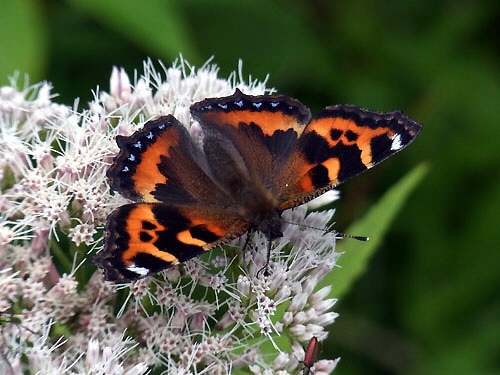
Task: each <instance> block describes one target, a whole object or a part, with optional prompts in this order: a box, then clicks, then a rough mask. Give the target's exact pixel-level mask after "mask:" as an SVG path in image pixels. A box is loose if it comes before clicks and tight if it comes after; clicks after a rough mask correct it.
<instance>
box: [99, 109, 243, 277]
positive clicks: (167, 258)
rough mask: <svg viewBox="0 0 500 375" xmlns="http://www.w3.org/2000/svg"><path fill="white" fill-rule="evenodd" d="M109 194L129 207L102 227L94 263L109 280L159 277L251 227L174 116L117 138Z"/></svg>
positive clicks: (115, 213)
mask: <svg viewBox="0 0 500 375" xmlns="http://www.w3.org/2000/svg"><path fill="white" fill-rule="evenodd" d="M117 143H118V145H119V147H120V152H119V153H118V155H117V157H116V158H115V159H114V161H113V165H112V166H111V168H110V169H109V171H108V176H109V178H110V181H111V186H112V187H113V189H114V190H116V191H118V192H119V193H120V194H122V195H123V196H125V197H128V198H129V199H132V200H135V201H138V202H144V203H132V204H128V205H125V206H122V207H119V208H118V209H116V210H115V211H114V212H113V213H112V214H111V215H110V216H109V217H108V220H107V223H106V235H105V240H104V249H103V250H102V251H101V253H100V254H99V255H98V256H97V257H96V258H95V259H94V263H96V264H97V265H98V266H99V267H101V268H102V269H103V270H104V272H105V276H106V279H107V280H111V281H128V280H135V279H138V278H141V277H143V276H146V275H147V274H148V273H150V272H158V271H160V270H162V269H165V268H168V267H170V266H171V265H174V264H178V263H179V262H183V261H185V260H187V259H190V258H192V257H195V256H196V255H198V254H200V253H201V252H203V251H207V250H210V249H211V248H213V247H215V246H217V245H218V244H220V243H224V242H227V241H229V240H231V239H233V238H235V237H238V236H240V235H242V234H243V233H244V232H245V231H246V230H247V229H248V228H249V227H250V224H249V223H247V222H245V221H243V220H241V217H239V216H238V215H237V212H236V210H233V209H232V208H233V207H234V206H235V204H234V202H233V201H232V200H231V198H230V197H228V196H227V195H226V194H225V193H224V192H223V191H222V190H221V189H220V188H219V186H218V185H217V184H215V183H214V182H213V180H212V179H211V178H210V177H209V176H207V174H206V173H205V171H204V165H205V159H204V156H203V153H202V152H201V151H200V150H199V148H197V147H196V146H195V144H194V142H193V140H192V138H191V137H190V136H189V134H188V132H187V130H186V128H185V127H184V126H183V125H182V124H180V123H179V122H178V121H177V120H176V119H175V118H174V117H173V116H165V117H160V118H158V119H156V120H153V121H150V122H148V123H147V124H146V125H145V126H144V128H143V129H142V130H140V131H137V132H136V133H134V134H133V135H131V136H130V137H117Z"/></svg>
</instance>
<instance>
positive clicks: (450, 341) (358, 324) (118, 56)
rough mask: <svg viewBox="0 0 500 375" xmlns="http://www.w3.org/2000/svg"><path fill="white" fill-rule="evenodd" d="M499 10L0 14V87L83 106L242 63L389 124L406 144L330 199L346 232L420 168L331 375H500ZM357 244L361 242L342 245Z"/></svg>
mask: <svg viewBox="0 0 500 375" xmlns="http://www.w3.org/2000/svg"><path fill="white" fill-rule="evenodd" d="M499 25H500V2H498V1H465V0H462V1H460V0H458V1H434V0H424V1H420V2H404V1H399V0H393V1H389V0H383V1H377V2H373V1H368V0H354V1H338V2H334V1H326V0H325V1H298V0H296V1H285V0H282V1H264V0H254V1H229V0H204V1H195V0H179V1H160V0H148V1H131V0H106V1H98V0H67V1H62V0H53V1H49V0H46V1H35V0H2V2H1V3H0V83H1V84H6V83H7V82H8V77H9V76H11V75H12V74H13V73H14V71H16V70H17V71H19V72H21V79H20V81H19V82H20V83H21V84H22V82H23V75H22V74H24V73H27V74H29V77H30V82H37V81H39V80H48V81H50V82H52V83H53V85H54V87H55V92H57V93H59V94H60V96H59V98H58V99H57V100H59V101H61V102H63V103H66V104H70V105H72V104H73V100H74V98H75V97H80V98H81V102H80V103H81V104H80V106H81V107H83V106H85V105H86V102H87V101H89V100H91V98H92V94H91V90H93V89H94V88H95V87H96V86H101V87H103V88H104V89H106V90H107V89H108V82H109V76H110V73H111V68H112V66H113V65H117V66H121V67H124V68H126V69H127V71H128V72H129V73H130V74H131V75H132V72H133V70H134V69H139V70H140V69H142V61H143V60H144V59H145V58H146V57H151V58H152V59H153V60H156V59H162V60H163V61H164V62H165V64H166V65H170V64H171V62H172V61H173V59H175V58H176V57H178V55H179V53H180V52H182V54H183V55H184V57H185V58H186V59H187V60H188V61H190V62H191V63H192V64H195V65H197V66H200V65H201V64H202V63H203V62H204V61H206V60H207V59H208V58H209V57H210V56H212V55H214V56H215V59H214V62H215V63H217V64H218V65H219V66H220V68H221V76H226V75H227V74H228V73H229V72H231V71H233V70H235V69H236V67H237V62H238V59H240V58H241V59H243V62H244V73H245V75H248V74H251V75H252V76H253V77H254V78H260V79H264V78H265V77H266V75H267V74H268V73H269V74H270V79H269V86H274V87H276V88H277V89H278V90H279V92H280V93H285V94H288V95H290V96H295V97H297V98H299V99H300V100H301V101H303V102H304V103H305V104H306V105H308V106H309V107H310V108H311V109H312V111H313V112H314V111H316V110H318V109H320V108H322V107H324V106H326V105H330V104H335V103H353V104H357V105H360V106H364V107H368V108H373V109H377V110H390V109H394V108H398V109H401V110H403V111H405V112H406V113H408V114H410V115H411V116H412V117H414V118H416V119H418V120H419V121H420V122H422V123H423V124H424V129H423V132H422V134H421V136H420V137H419V138H418V139H417V141H416V142H415V144H413V145H412V146H411V147H409V148H408V150H405V151H404V152H403V153H401V154H400V155H398V156H397V157H394V158H392V159H391V160H389V161H386V162H385V163H383V164H382V165H380V166H378V167H377V168H375V169H374V170H373V171H371V172H369V173H367V174H365V175H363V176H360V177H358V178H356V179H354V180H352V181H350V182H348V183H346V184H345V185H343V186H342V187H341V191H342V196H343V199H342V202H341V204H340V207H339V210H338V212H337V214H336V220H337V226H336V228H338V229H340V230H342V229H345V228H346V227H347V226H348V225H349V224H350V223H351V222H353V221H354V220H355V219H356V218H358V217H362V216H363V215H364V213H366V211H367V210H368V209H369V207H370V205H371V204H373V202H375V201H376V200H377V199H378V198H379V197H380V196H381V195H382V194H383V192H384V191H386V190H387V189H388V188H389V187H390V186H391V185H393V184H394V183H395V182H396V181H397V180H398V179H399V178H401V177H402V176H403V175H405V173H406V172H407V171H408V170H410V169H411V168H413V167H414V166H416V165H418V164H419V163H421V162H427V163H428V164H429V166H430V171H429V173H428V174H427V175H426V177H425V179H424V180H423V182H422V183H421V184H420V186H419V187H418V188H417V190H416V191H415V192H414V193H413V194H412V195H411V198H410V199H409V200H408V202H407V204H406V205H405V207H404V209H403V210H402V212H400V214H399V215H398V217H397V220H396V222H394V224H393V225H392V227H391V228H390V231H389V234H388V235H387V237H386V238H385V240H384V241H383V244H382V246H381V248H380V249H379V251H378V252H377V253H376V255H375V256H374V257H373V258H372V259H371V261H370V264H369V268H368V270H367V272H366V273H364V274H363V276H362V277H361V278H360V279H359V280H358V281H357V282H356V283H355V284H354V285H352V287H351V289H350V291H349V293H348V294H346V295H345V296H344V297H343V299H342V301H341V302H340V303H339V304H338V305H337V311H339V312H340V314H341V316H340V318H339V319H338V321H337V322H336V323H335V324H334V325H333V326H332V329H331V335H330V336H331V338H330V340H329V341H328V342H327V343H326V344H324V345H323V348H322V355H321V356H322V357H326V358H332V357H334V356H339V355H340V356H341V357H342V360H341V362H340V364H339V367H338V369H337V370H336V372H335V373H337V374H360V373H365V374H366V373H405V374H428V373H442V374H471V373H475V374H481V373H484V374H486V373H488V374H491V373H500V292H499V291H500V251H498V250H499V248H500V246H499V245H498V239H497V238H496V237H495V236H496V234H498V233H497V231H499V229H500V223H499V221H500V172H499V169H500V48H499V45H500V30H499ZM355 234H360V235H364V234H367V233H355Z"/></svg>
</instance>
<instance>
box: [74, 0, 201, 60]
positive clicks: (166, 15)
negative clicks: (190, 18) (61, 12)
mask: <svg viewBox="0 0 500 375" xmlns="http://www.w3.org/2000/svg"><path fill="white" fill-rule="evenodd" d="M71 2H72V3H73V4H74V5H76V6H77V7H79V8H81V9H82V10H84V11H86V12H87V13H89V14H90V15H91V16H93V17H95V18H96V19H98V20H99V21H101V22H102V23H103V24H105V25H106V26H108V27H110V28H112V29H114V30H116V31H118V32H119V33H121V34H122V35H125V36H127V37H128V38H129V39H130V40H132V41H134V42H135V43H136V44H137V45H139V46H141V47H142V48H145V49H149V50H150V51H152V53H155V54H157V55H158V56H160V57H161V58H163V59H167V60H168V59H172V58H176V57H178V56H179V53H182V54H183V55H184V56H186V57H187V58H188V59H189V60H196V59H197V58H198V56H197V52H196V48H195V46H194V42H193V41H192V38H191V33H190V31H189V27H188V25H187V24H186V22H185V17H184V16H183V14H182V13H181V11H180V10H179V8H178V6H177V5H176V3H175V2H172V1H160V0H149V1H135V0H106V1H99V0H72V1H71Z"/></svg>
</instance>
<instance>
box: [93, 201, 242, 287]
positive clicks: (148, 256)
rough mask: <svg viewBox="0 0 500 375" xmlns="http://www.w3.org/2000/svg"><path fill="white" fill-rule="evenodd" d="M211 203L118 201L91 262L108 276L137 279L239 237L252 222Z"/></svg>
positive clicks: (120, 279)
mask: <svg viewBox="0 0 500 375" xmlns="http://www.w3.org/2000/svg"><path fill="white" fill-rule="evenodd" d="M214 208H215V207H209V206H203V205H198V206H197V207H193V206H189V205H187V206H186V205H181V206H170V205H167V204H161V203H132V204H127V205H124V206H121V207H119V208H118V209H116V210H115V211H113V213H112V214H111V215H110V216H109V218H108V222H107V224H106V235H105V238H104V250H103V251H102V252H101V253H99V254H98V255H97V257H96V258H94V263H96V264H97V265H98V266H99V267H100V268H102V269H103V270H104V273H105V278H106V279H107V280H110V281H131V280H136V279H139V278H142V277H144V276H147V275H148V274H150V273H155V272H159V271H161V270H164V269H166V268H169V267H171V266H172V265H176V264H179V263H181V262H184V261H186V260H188V259H191V258H193V257H195V256H197V255H199V254H201V253H203V252H204V251H207V250H210V249H212V248H214V247H215V246H217V245H219V244H222V243H225V242H227V241H229V240H231V239H233V238H236V237H239V236H240V235H242V234H243V233H245V232H246V231H247V230H248V228H249V227H250V224H248V223H245V222H243V221H241V220H235V219H234V218H232V217H230V216H228V215H227V214H226V213H225V212H221V211H220V209H218V210H217V209H214Z"/></svg>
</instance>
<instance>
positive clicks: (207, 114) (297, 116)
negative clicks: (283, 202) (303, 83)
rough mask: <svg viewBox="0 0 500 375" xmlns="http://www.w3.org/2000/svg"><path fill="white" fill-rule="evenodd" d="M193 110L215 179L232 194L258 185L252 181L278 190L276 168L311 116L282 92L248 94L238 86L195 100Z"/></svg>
mask: <svg viewBox="0 0 500 375" xmlns="http://www.w3.org/2000/svg"><path fill="white" fill-rule="evenodd" d="M191 114H192V115H193V117H194V118H195V119H196V120H198V121H199V122H200V124H201V127H202V128H203V132H204V134H205V137H204V152H205V155H206V157H207V159H208V160H209V162H208V164H209V166H214V168H212V169H211V172H210V173H211V174H212V175H213V179H214V180H216V181H221V182H222V183H223V184H224V186H226V187H230V188H231V187H232V190H233V192H232V194H236V195H237V193H235V192H238V191H243V190H245V189H247V188H248V187H250V188H251V189H254V190H255V189H258V186H255V184H256V183H257V184H259V185H261V186H262V187H264V188H265V189H268V190H271V191H272V192H273V193H276V191H274V190H276V189H274V187H277V186H279V185H280V184H279V183H277V181H276V176H277V173H276V171H277V170H279V169H281V167H282V166H283V165H284V164H285V163H287V162H288V160H289V159H290V157H291V155H292V154H293V153H294V152H295V149H296V145H297V141H298V139H299V137H300V135H301V134H302V132H303V130H304V129H305V127H306V125H307V123H308V122H309V121H310V119H311V114H310V111H309V109H307V108H306V107H305V106H304V105H303V104H302V103H301V102H299V101H298V100H295V99H292V98H289V97H287V96H282V95H262V96H249V95H244V94H243V93H242V92H241V91H239V90H236V92H235V93H234V94H233V95H231V96H228V97H224V98H215V99H206V100H203V101H201V102H199V103H195V104H193V105H192V106H191ZM225 164H226V165H225ZM221 166H222V167H221ZM227 171H233V173H232V174H229V173H228V172H227Z"/></svg>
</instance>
